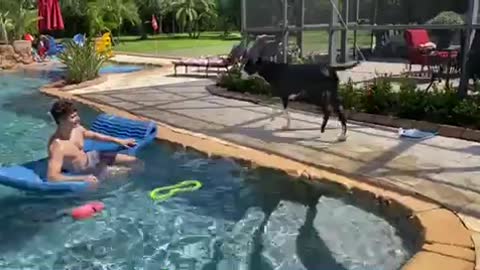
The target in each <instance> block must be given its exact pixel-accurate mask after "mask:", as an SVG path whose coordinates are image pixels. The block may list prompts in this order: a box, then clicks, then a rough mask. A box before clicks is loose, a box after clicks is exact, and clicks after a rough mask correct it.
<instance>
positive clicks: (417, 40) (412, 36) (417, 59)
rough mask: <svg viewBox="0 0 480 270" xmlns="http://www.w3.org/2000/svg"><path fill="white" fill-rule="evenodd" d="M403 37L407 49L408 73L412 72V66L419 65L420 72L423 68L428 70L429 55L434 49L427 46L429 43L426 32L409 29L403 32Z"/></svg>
mask: <svg viewBox="0 0 480 270" xmlns="http://www.w3.org/2000/svg"><path fill="white" fill-rule="evenodd" d="M404 37H405V41H406V43H407V49H408V64H409V68H408V69H409V71H411V70H412V65H421V70H422V71H423V67H425V66H427V68H428V69H429V70H430V65H429V55H430V53H431V52H433V50H434V47H431V46H428V44H430V43H431V41H430V37H429V36H428V32H427V30H425V29H409V30H406V31H405V33H404Z"/></svg>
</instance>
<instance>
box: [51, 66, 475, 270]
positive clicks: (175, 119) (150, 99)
mask: <svg viewBox="0 0 480 270" xmlns="http://www.w3.org/2000/svg"><path fill="white" fill-rule="evenodd" d="M170 73H171V69H167V68H162V69H158V70H151V71H142V72H138V73H132V74H115V75H109V78H108V80H107V81H105V82H103V83H101V84H99V85H95V86H91V87H87V88H83V89H77V90H73V91H69V92H67V93H66V92H60V91H56V90H55V89H50V90H48V89H45V91H46V92H47V93H49V94H52V95H57V96H58V95H61V96H67V97H68V96H74V97H77V98H81V99H83V101H86V102H88V101H90V102H92V101H93V102H94V103H92V104H105V105H107V106H108V107H109V108H116V109H117V110H122V111H128V112H130V113H132V114H133V115H136V116H140V117H145V118H149V119H153V120H156V121H157V122H159V123H162V124H166V125H167V126H173V127H177V128H179V129H182V130H189V131H192V132H195V133H197V134H196V135H195V136H193V137H195V138H197V141H194V139H192V138H190V139H186V138H183V139H182V138H181V137H182V136H187V135H182V134H185V133H181V132H179V131H176V132H173V131H172V130H174V129H172V128H165V126H164V128H163V129H162V130H161V131H160V133H161V134H162V131H163V134H162V135H161V136H164V137H163V139H168V140H171V141H175V140H177V141H179V143H181V142H182V140H183V142H184V143H183V144H185V145H188V146H192V145H193V146H192V147H194V148H196V149H200V150H202V149H203V150H204V152H207V153H217V154H218V152H221V153H222V154H223V155H232V153H235V151H237V154H238V155H240V154H239V152H241V151H247V150H245V149H243V148H238V147H237V148H235V149H228V148H225V147H226V146H225V145H227V143H226V142H231V143H233V144H235V145H241V146H246V147H248V149H254V150H250V152H248V151H247V152H246V153H243V152H242V153H243V154H242V155H243V156H244V157H245V159H252V160H255V161H256V163H258V164H259V165H262V166H268V165H269V164H268V163H272V162H273V163H277V165H276V166H278V167H280V168H283V169H285V170H287V171H289V170H290V171H291V172H292V174H295V173H296V174H303V175H305V176H312V177H314V178H327V179H331V178H332V177H333V178H335V176H334V175H343V176H347V177H349V178H353V179H357V181H350V180H348V178H345V177H344V178H345V179H344V180H343V183H346V182H348V185H349V186H358V187H360V188H362V187H365V186H367V185H368V186H370V187H372V188H370V189H376V191H375V192H374V193H375V194H377V195H379V196H387V197H389V196H391V197H395V196H397V199H398V200H400V201H403V202H404V204H407V205H408V206H409V207H410V208H412V209H413V210H414V214H416V216H419V217H420V218H423V222H424V223H425V224H427V223H428V225H430V226H425V227H426V228H429V229H427V230H426V237H425V238H426V239H425V240H426V241H425V242H426V243H427V244H431V245H433V246H434V247H433V250H434V251H432V247H430V248H429V247H425V246H424V248H423V250H422V251H421V252H420V253H421V256H420V257H419V258H417V259H416V261H417V265H415V264H413V265H415V267H413V265H411V264H409V265H407V266H406V268H405V269H473V265H474V261H472V254H471V252H472V250H471V249H470V246H469V245H471V243H470V244H469V240H467V239H465V232H462V229H461V228H458V226H459V225H461V223H460V222H458V221H455V219H456V217H455V216H454V215H453V216H449V214H447V213H451V212H449V211H445V210H444V209H441V208H440V206H438V205H435V204H431V205H429V204H428V203H427V202H421V203H420V202H415V203H413V204H412V203H410V204H409V203H405V200H406V198H407V197H408V198H413V197H409V196H411V195H408V194H413V193H418V194H421V195H423V196H425V197H428V198H431V199H433V200H435V201H436V202H438V203H440V204H442V205H444V206H445V207H447V208H449V209H451V210H453V211H455V212H457V214H458V215H459V216H460V217H461V218H462V220H463V222H464V223H465V225H466V226H467V228H468V229H469V231H468V234H469V235H471V236H472V238H473V240H474V241H475V242H477V241H478V239H480V237H479V235H480V234H479V233H480V225H479V224H480V223H478V218H479V217H480V206H478V203H479V202H480V185H479V184H476V183H475V182H474V179H480V177H479V176H480V165H478V164H480V163H479V162H480V155H479V154H480V144H478V143H474V142H468V141H462V140H458V139H451V138H444V137H435V138H432V139H429V140H425V141H408V140H400V139H399V138H398V137H397V135H396V131H395V130H392V129H389V128H385V127H372V126H369V125H366V124H363V123H350V125H349V129H350V130H349V137H348V139H347V142H344V143H336V142H335V139H336V136H337V134H338V132H339V125H338V123H337V122H336V121H332V122H330V124H329V129H328V130H327V132H326V133H325V134H320V132H319V117H318V116H316V115H312V114H308V113H302V112H296V113H293V114H292V117H293V119H294V120H293V121H292V129H291V130H288V131H282V130H279V128H280V126H282V125H283V124H284V123H285V120H284V119H282V118H281V117H276V118H275V119H274V121H270V118H271V116H272V109H271V108H268V107H265V106H260V105H255V104H251V103H247V102H242V101H236V100H231V99H225V98H221V97H216V96H212V95H210V94H209V92H207V91H206V90H205V86H206V85H209V84H212V81H210V80H206V79H196V78H188V81H187V82H184V79H185V78H182V77H170V76H168V74H170ZM198 134H204V135H206V136H208V138H218V139H220V140H222V142H220V144H222V145H224V146H225V147H224V148H222V149H218V147H216V146H215V145H208V143H207V141H206V139H205V138H206V137H202V136H200V135H198ZM169 136H170V137H169ZM166 137H169V138H166ZM217 143H219V142H217ZM227 150H228V151H227ZM255 150H260V151H261V152H260V153H257V152H255V153H254V152H251V151H255ZM229 151H230V152H231V153H229ZM262 153H263V155H264V156H263V157H262V158H259V157H258V156H260V155H262ZM233 155H234V156H235V155H236V154H233ZM282 158H284V159H285V158H287V159H289V160H291V161H290V162H297V165H295V166H293V165H292V164H287V163H285V161H283V160H282ZM262 160H263V162H262ZM292 160H293V161H292ZM267 161H268V162H267ZM282 162H283V163H282ZM298 164H303V165H298ZM305 164H306V165H305ZM270 165H271V164H270ZM319 170H321V171H319ZM403 191H408V192H410V193H404V194H403V195H393V194H399V193H401V192H403ZM398 196H401V198H398ZM415 200H418V198H416V199H415ZM419 201H420V200H419ZM422 215H423V217H422ZM425 217H427V220H425ZM428 218H431V220H428ZM433 220H435V222H433ZM422 224H423V223H422ZM462 228H463V226H462ZM465 231H466V230H465ZM432 235H433V236H432ZM438 245H440V249H441V252H438V248H439V246H438ZM446 250H447V251H446ZM476 250H477V251H478V249H476ZM420 253H419V254H420ZM417 255H418V254H417ZM416 257H417V256H416ZM477 259H478V256H477ZM418 261H420V263H423V266H422V267H419V265H420V264H419V263H418ZM427 261H429V262H427ZM430 261H436V264H435V265H436V268H430V267H434V266H433V265H432V264H431V262H430ZM447 261H448V262H447ZM450 263H453V265H452V264H450ZM477 265H478V263H477ZM440 266H442V267H440ZM409 267H411V268H409Z"/></svg>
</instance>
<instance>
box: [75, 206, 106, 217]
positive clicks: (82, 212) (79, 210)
mask: <svg viewBox="0 0 480 270" xmlns="http://www.w3.org/2000/svg"><path fill="white" fill-rule="evenodd" d="M104 208H105V205H104V204H103V203H102V202H89V203H87V204H84V205H82V206H79V207H75V208H73V209H72V213H71V216H72V218H73V219H76V220H82V219H88V218H92V217H93V216H94V215H95V214H96V213H100V212H102V210H103V209H104Z"/></svg>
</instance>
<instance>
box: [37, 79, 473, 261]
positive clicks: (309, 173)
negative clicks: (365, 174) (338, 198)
mask: <svg viewBox="0 0 480 270" xmlns="http://www.w3.org/2000/svg"><path fill="white" fill-rule="evenodd" d="M41 91H42V92H43V93H44V94H46V95H50V96H54V97H60V98H68V99H72V100H75V101H77V102H80V103H83V104H85V105H88V106H91V107H93V108H95V109H97V110H100V111H103V112H106V113H112V114H116V115H119V116H124V117H128V118H132V119H142V120H145V119H146V118H143V117H139V116H137V115H134V114H131V113H129V112H127V111H124V110H120V109H117V108H114V107H112V106H108V105H105V104H98V103H96V102H93V101H90V100H88V99H85V98H82V97H79V96H75V95H72V94H71V93H68V92H64V91H62V90H59V89H58V88H56V87H55V85H54V84H51V85H47V86H45V87H43V88H42V89H41ZM149 120H150V119H149ZM155 122H156V123H157V127H158V135H157V139H159V140H163V141H168V142H171V143H174V144H177V145H182V146H183V147H189V148H192V149H195V150H197V151H200V152H203V153H206V154H207V155H209V156H212V155H213V156H222V157H229V158H234V159H237V160H244V161H247V162H250V163H251V164H252V165H254V166H262V167H268V168H273V169H277V170H281V171H284V172H286V173H288V174H290V175H292V176H294V177H306V178H309V179H318V180H320V181H322V180H323V181H327V182H329V183H332V184H335V185H337V186H339V187H341V188H342V189H343V190H345V191H347V192H351V193H354V195H355V196H359V197H362V198H368V199H369V200H373V201H376V202H379V203H380V204H382V205H386V206H388V209H389V211H388V212H389V214H388V215H389V216H390V215H393V216H395V217H396V218H397V219H403V220H406V221H407V222H409V223H411V224H413V225H415V226H416V228H417V229H418V231H419V232H420V235H421V239H420V240H422V241H421V242H422V245H421V249H420V251H419V252H417V253H416V254H415V255H414V256H413V257H412V258H411V259H410V260H409V261H408V262H407V263H406V264H405V265H404V266H403V267H402V269H406V270H416V269H418V270H420V269H421V270H429V269H432V270H437V269H449V270H450V269H465V270H467V269H474V268H475V262H476V256H475V247H474V242H473V241H472V233H471V232H470V231H469V230H468V229H467V228H466V227H465V226H464V224H463V223H462V222H461V220H460V218H459V217H458V216H457V215H456V214H455V213H453V212H451V211H450V210H448V209H445V208H444V207H442V206H441V205H439V204H437V203H434V202H430V201H428V202H427V201H426V200H423V199H419V198H417V197H413V196H412V195H408V194H400V193H398V192H394V191H390V190H387V189H384V188H380V187H376V186H373V185H370V184H368V183H362V182H360V181H357V180H354V179H351V178H349V177H346V176H344V175H342V174H340V173H337V172H329V171H325V170H322V169H321V168H319V167H314V166H311V165H307V164H303V163H301V162H298V161H294V160H291V159H288V158H287V157H283V156H279V155H276V154H272V153H268V152H264V151H260V150H256V149H253V148H249V147H244V146H241V145H237V144H234V143H230V142H227V141H224V140H220V139H218V138H214V137H210V136H206V135H203V134H199V133H193V132H190V131H188V130H184V129H179V128H174V127H171V126H169V125H167V124H165V123H162V122H159V121H155Z"/></svg>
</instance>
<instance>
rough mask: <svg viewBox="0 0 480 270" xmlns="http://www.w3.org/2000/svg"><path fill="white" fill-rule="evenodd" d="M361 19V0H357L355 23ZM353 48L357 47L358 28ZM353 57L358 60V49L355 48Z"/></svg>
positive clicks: (354, 36) (354, 32) (355, 31)
mask: <svg viewBox="0 0 480 270" xmlns="http://www.w3.org/2000/svg"><path fill="white" fill-rule="evenodd" d="M359 20H360V0H356V1H355V23H358V21H359ZM353 48H357V30H354V31H353ZM353 57H355V60H357V59H358V58H357V50H353Z"/></svg>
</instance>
